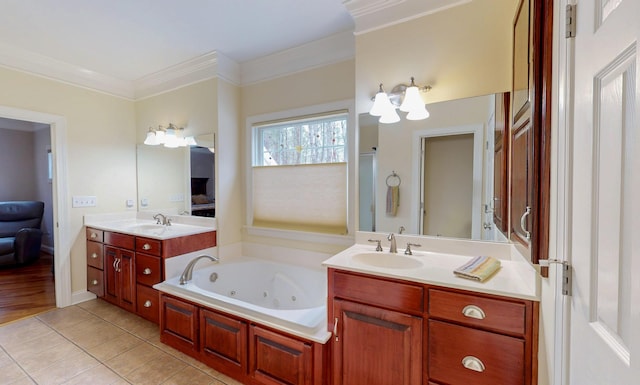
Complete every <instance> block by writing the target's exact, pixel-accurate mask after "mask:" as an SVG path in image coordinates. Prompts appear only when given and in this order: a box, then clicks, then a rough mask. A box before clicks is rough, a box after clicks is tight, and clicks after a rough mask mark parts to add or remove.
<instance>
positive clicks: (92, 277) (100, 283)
mask: <svg viewBox="0 0 640 385" xmlns="http://www.w3.org/2000/svg"><path fill="white" fill-rule="evenodd" d="M87 290H89V291H90V292H92V293H93V294H95V295H97V296H98V297H104V273H103V272H102V270H99V269H96V268H95V267H91V266H87Z"/></svg>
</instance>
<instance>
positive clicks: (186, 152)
mask: <svg viewBox="0 0 640 385" xmlns="http://www.w3.org/2000/svg"><path fill="white" fill-rule="evenodd" d="M195 139H196V142H197V143H198V145H197V146H189V147H178V148H166V147H163V146H147V145H144V144H140V145H138V147H137V184H138V186H137V188H138V209H139V210H141V211H157V212H162V211H167V210H170V211H174V212H177V213H182V214H191V215H198V216H206V217H215V203H216V201H215V190H216V189H215V154H214V147H215V140H214V135H213V134H207V135H200V136H197V137H196V138H195Z"/></svg>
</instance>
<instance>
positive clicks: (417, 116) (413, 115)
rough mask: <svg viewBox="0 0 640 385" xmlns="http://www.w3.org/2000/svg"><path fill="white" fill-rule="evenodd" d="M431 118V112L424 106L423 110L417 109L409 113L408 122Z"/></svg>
mask: <svg viewBox="0 0 640 385" xmlns="http://www.w3.org/2000/svg"><path fill="white" fill-rule="evenodd" d="M428 117H429V111H427V108H426V107H425V106H424V105H422V108H417V109H415V110H412V111H409V113H408V114H407V120H423V119H426V118H428Z"/></svg>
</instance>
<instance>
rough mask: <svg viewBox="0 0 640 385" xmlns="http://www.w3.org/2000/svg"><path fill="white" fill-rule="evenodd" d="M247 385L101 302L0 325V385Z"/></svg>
mask: <svg viewBox="0 0 640 385" xmlns="http://www.w3.org/2000/svg"><path fill="white" fill-rule="evenodd" d="M9 384H11V385H23V384H42V385H49V384H51V385H53V384H67V385H72V384H73V385H86V384H90V385H109V384H113V385H121V384H134V385H137V384H140V385H200V384H203V385H242V384H241V383H240V382H237V381H235V380H233V379H231V378H229V377H227V376H225V375H223V374H221V373H219V372H217V371H215V370H213V369H211V368H209V367H208V366H206V365H204V364H202V363H200V362H198V361H196V360H194V359H192V358H191V357H189V356H187V355H185V354H182V353H180V352H179V351H177V350H175V349H173V348H171V347H169V346H167V345H164V344H162V343H160V335H159V333H158V328H157V325H155V324H153V323H151V322H148V321H146V320H144V319H142V318H140V317H138V316H136V315H134V314H132V313H129V312H126V311H124V310H122V309H120V308H118V307H116V306H112V305H110V304H108V303H106V302H104V301H102V300H92V301H87V302H84V303H81V304H78V305H75V306H70V307H66V308H62V309H55V310H52V311H48V312H46V313H42V314H39V315H36V316H33V317H29V318H25V319H22V320H19V321H16V322H12V323H9V324H5V325H0V385H9Z"/></svg>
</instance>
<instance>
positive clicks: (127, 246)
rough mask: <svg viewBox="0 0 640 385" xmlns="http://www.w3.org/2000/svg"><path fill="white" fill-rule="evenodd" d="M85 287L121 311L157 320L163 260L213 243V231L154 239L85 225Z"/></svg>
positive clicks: (214, 242) (211, 245) (155, 321)
mask: <svg viewBox="0 0 640 385" xmlns="http://www.w3.org/2000/svg"><path fill="white" fill-rule="evenodd" d="M86 238H87V290H89V291H90V292H92V293H94V294H95V295H96V296H98V297H100V298H103V299H105V300H106V301H108V302H111V303H113V304H115V305H117V306H120V307H122V308H123V309H125V310H128V311H130V312H133V313H136V314H138V315H139V316H141V317H143V318H145V319H147V320H149V321H151V322H154V323H158V322H159V317H160V304H159V294H158V291H157V290H156V289H154V288H153V285H155V284H156V283H159V282H162V281H163V280H164V279H165V277H164V267H163V266H164V263H163V259H165V258H171V257H174V256H177V255H182V254H186V253H189V252H192V251H196V250H202V249H206V248H208V247H213V246H215V245H216V232H215V231H211V232H205V233H199V234H194V235H188V236H184V237H178V238H171V239H165V240H158V239H153V238H146V237H141V236H135V235H130V234H122V233H118V232H113V231H103V230H98V229H94V228H91V227H87V229H86Z"/></svg>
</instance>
